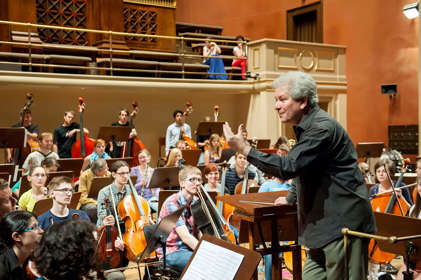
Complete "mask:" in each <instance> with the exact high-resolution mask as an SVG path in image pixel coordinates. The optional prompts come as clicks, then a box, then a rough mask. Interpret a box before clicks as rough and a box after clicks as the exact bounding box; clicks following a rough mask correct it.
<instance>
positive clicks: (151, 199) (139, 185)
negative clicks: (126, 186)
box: [130, 150, 159, 212]
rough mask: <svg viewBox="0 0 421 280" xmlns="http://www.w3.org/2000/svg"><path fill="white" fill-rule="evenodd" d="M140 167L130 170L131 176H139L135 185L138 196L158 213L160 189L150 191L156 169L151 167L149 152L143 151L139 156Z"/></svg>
mask: <svg viewBox="0 0 421 280" xmlns="http://www.w3.org/2000/svg"><path fill="white" fill-rule="evenodd" d="M137 158H138V161H139V165H138V166H135V167H133V168H132V169H131V170H130V176H137V179H136V184H135V185H134V187H135V189H136V191H137V194H138V195H140V196H142V197H143V198H145V199H146V200H147V201H148V204H149V206H150V207H151V209H152V210H154V211H155V212H157V211H158V195H159V188H154V189H150V188H149V182H150V181H151V178H152V174H153V172H154V169H153V168H152V167H150V166H149V162H150V161H151V154H150V153H149V151H148V150H142V151H141V152H140V153H139V154H138V156H137Z"/></svg>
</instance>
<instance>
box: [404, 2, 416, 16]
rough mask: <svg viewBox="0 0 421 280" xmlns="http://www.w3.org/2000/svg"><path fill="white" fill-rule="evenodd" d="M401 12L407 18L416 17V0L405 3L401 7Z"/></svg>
mask: <svg viewBox="0 0 421 280" xmlns="http://www.w3.org/2000/svg"><path fill="white" fill-rule="evenodd" d="M403 13H404V14H405V16H406V17H407V18H409V19H413V18H416V17H418V16H419V15H420V12H419V10H418V2H417V3H412V4H408V5H405V6H404V7H403Z"/></svg>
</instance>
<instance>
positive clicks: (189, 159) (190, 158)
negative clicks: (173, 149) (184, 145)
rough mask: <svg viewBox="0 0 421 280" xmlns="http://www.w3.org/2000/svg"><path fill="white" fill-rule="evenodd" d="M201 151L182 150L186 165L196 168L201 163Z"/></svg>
mask: <svg viewBox="0 0 421 280" xmlns="http://www.w3.org/2000/svg"><path fill="white" fill-rule="evenodd" d="M201 153H202V151H201V150H182V151H181V154H182V155H183V159H184V160H185V161H186V163H185V165H191V166H196V165H197V163H198V162H199V158H200V154H201Z"/></svg>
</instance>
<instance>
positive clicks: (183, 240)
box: [159, 166, 202, 272]
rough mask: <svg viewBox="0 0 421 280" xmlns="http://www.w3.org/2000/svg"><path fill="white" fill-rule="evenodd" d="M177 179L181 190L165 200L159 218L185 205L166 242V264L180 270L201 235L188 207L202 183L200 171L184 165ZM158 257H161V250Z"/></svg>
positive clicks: (194, 199)
mask: <svg viewBox="0 0 421 280" xmlns="http://www.w3.org/2000/svg"><path fill="white" fill-rule="evenodd" d="M178 180H179V182H180V188H181V190H180V191H179V192H177V193H175V194H173V195H171V196H170V197H168V198H167V199H166V200H165V202H164V204H163V205H162V208H161V212H160V214H159V219H162V218H164V217H165V216H167V215H169V214H171V213H173V212H175V211H176V210H178V209H180V208H181V207H184V206H187V208H186V209H184V211H183V213H182V214H181V216H180V218H179V219H178V221H177V224H176V226H175V228H173V230H172V231H171V233H170V234H169V236H168V239H167V242H166V245H167V247H166V260H167V264H168V265H169V266H170V267H172V268H174V269H176V270H178V271H180V272H181V271H183V269H184V267H185V266H186V264H187V262H188V261H189V259H190V257H191V255H192V254H193V250H194V249H195V248H196V246H197V243H198V240H199V239H200V236H201V233H200V231H199V230H198V229H197V227H196V225H195V223H194V220H193V216H192V214H191V210H190V207H191V205H192V204H193V203H194V202H195V201H196V200H197V199H198V198H197V197H196V194H197V190H198V188H199V187H200V185H201V184H202V173H201V172H200V170H199V169H198V168H197V167H192V166H186V167H185V168H183V169H181V170H180V173H179V174H178ZM159 257H160V258H162V252H160V254H159Z"/></svg>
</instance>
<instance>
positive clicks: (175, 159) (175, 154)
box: [165, 148, 183, 167]
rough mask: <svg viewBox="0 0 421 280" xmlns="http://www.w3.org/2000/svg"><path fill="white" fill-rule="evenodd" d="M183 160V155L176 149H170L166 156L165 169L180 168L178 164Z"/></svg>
mask: <svg viewBox="0 0 421 280" xmlns="http://www.w3.org/2000/svg"><path fill="white" fill-rule="evenodd" d="M182 160H183V154H182V153H181V151H180V150H179V149H177V148H172V149H171V151H170V153H169V154H168V160H167V163H166V164H165V167H181V166H180V163H181V161H182Z"/></svg>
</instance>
